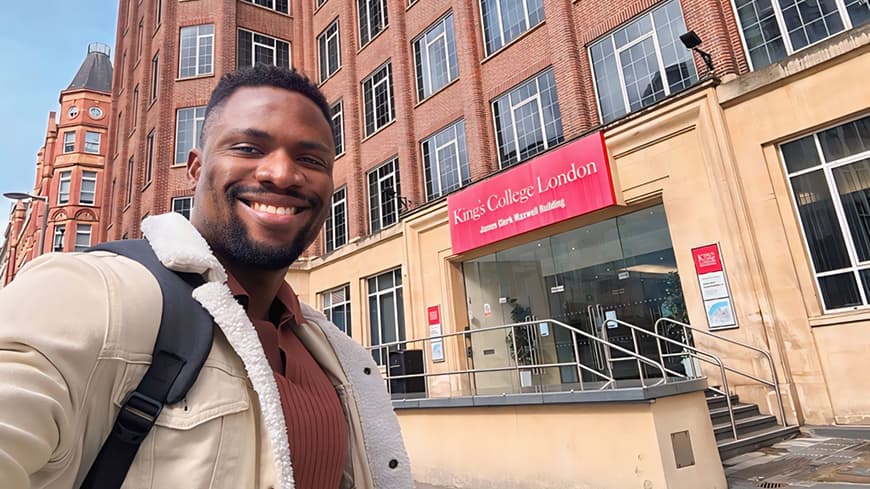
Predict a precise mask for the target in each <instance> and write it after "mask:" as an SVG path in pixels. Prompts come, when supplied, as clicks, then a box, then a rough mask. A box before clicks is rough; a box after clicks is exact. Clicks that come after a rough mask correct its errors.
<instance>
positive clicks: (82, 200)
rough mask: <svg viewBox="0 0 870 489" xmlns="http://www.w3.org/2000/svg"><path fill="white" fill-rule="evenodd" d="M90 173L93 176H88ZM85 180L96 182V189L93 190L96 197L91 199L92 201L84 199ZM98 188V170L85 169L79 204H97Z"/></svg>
mask: <svg viewBox="0 0 870 489" xmlns="http://www.w3.org/2000/svg"><path fill="white" fill-rule="evenodd" d="M89 173H90V174H92V175H93V176H92V177H89V176H88V174H89ZM85 181H88V182H94V191H93V195H94V198H93V199H91V202H85V200H84V195H85ZM97 189H98V187H97V172H95V171H87V170H86V171H83V172H82V184H81V188H80V189H79V204H80V205H87V206H94V205H96V204H97ZM88 193H90V192H88Z"/></svg>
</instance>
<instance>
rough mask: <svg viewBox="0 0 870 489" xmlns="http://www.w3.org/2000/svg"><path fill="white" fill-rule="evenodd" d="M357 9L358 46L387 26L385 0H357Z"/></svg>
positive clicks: (367, 41)
mask: <svg viewBox="0 0 870 489" xmlns="http://www.w3.org/2000/svg"><path fill="white" fill-rule="evenodd" d="M357 8H358V9H359V47H360V48H362V47H363V46H365V45H366V44H368V43H369V41H371V40H372V39H373V38H374V37H375V36H377V35H378V34H379V33H380V32H381V31H382V30H384V29H386V28H387V24H388V23H389V21H388V20H387V0H357Z"/></svg>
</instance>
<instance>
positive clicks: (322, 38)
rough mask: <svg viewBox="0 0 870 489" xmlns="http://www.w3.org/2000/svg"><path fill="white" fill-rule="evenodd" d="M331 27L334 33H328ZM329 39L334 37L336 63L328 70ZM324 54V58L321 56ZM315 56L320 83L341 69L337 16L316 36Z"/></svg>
mask: <svg viewBox="0 0 870 489" xmlns="http://www.w3.org/2000/svg"><path fill="white" fill-rule="evenodd" d="M333 27H334V28H335V34H334V35H332V34H330V33H329V30H330V29H332V28H333ZM331 39H335V59H336V65H335V69H334V70H331V71H330V64H329V54H330V53H329V48H330V41H331ZM324 54H326V58H325V59H324V57H323V55H324ZM317 58H318V60H317V61H318V66H317V72H318V76H319V77H320V83H324V82H326V81H327V80H329V79H330V78H332V77H333V76H334V75H335V74H336V73H338V70H340V69H341V25H340V24H339V19H338V17H336V18H335V20H333V21H332V22H330V24H329V25H328V26H326V29H323V31H322V32H321V33H320V34H319V35H318V36H317Z"/></svg>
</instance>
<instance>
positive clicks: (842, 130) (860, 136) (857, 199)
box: [780, 116, 870, 311]
mask: <svg viewBox="0 0 870 489" xmlns="http://www.w3.org/2000/svg"><path fill="white" fill-rule="evenodd" d="M780 150H781V153H782V159H783V162H784V164H785V168H786V173H787V174H788V179H789V182H790V184H791V190H792V195H793V197H794V203H795V206H796V207H797V214H798V217H799V219H800V223H801V225H802V227H803V235H804V238H805V239H806V246H807V249H808V251H809V255H810V257H811V260H812V264H813V270H814V271H815V276H816V281H817V284H818V287H819V292H820V293H821V297H822V303H823V306H824V309H825V310H826V311H832V310H837V309H844V308H851V307H858V306H866V305H868V304H870V116H867V117H864V118H863V119H859V120H856V121H853V122H850V123H848V124H843V125H841V126H838V127H834V128H832V129H828V130H826V131H821V132H819V133H816V134H812V135H809V136H806V137H803V138H801V139H798V140H797V141H792V142H789V143H786V144H783V145H782V146H781V147H780Z"/></svg>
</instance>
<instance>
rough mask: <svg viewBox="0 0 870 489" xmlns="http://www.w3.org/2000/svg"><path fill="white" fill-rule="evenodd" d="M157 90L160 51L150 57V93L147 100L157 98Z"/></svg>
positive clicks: (158, 88) (158, 86)
mask: <svg viewBox="0 0 870 489" xmlns="http://www.w3.org/2000/svg"><path fill="white" fill-rule="evenodd" d="M158 90H160V53H157V54H155V55H154V57H153V58H151V94H150V96H149V98H148V99H149V101H150V102H153V101H155V100H157V94H158Z"/></svg>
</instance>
